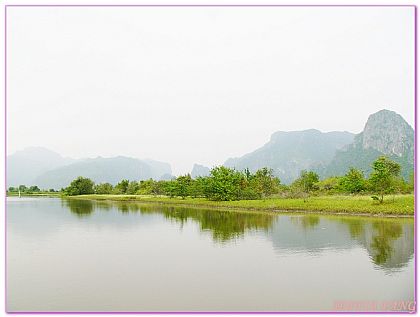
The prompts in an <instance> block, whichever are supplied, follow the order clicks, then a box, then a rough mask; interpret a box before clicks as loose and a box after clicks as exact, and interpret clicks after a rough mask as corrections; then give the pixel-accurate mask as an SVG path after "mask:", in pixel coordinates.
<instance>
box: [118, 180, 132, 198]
mask: <svg viewBox="0 0 420 317" xmlns="http://www.w3.org/2000/svg"><path fill="white" fill-rule="evenodd" d="M129 184H130V182H129V181H128V180H127V179H123V180H122V181H121V182H119V183H118V184H117V185H115V187H114V193H115V194H117V195H119V194H127V190H128V185H129Z"/></svg>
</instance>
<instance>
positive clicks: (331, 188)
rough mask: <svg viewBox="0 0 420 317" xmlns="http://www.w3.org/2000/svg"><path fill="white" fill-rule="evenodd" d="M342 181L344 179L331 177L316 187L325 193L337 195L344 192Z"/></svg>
mask: <svg viewBox="0 0 420 317" xmlns="http://www.w3.org/2000/svg"><path fill="white" fill-rule="evenodd" d="M341 181H342V177H338V176H334V177H329V178H326V179H324V180H322V181H319V182H318V183H316V187H318V188H319V190H320V191H322V192H323V193H326V194H335V193H338V192H341V191H342V188H341Z"/></svg>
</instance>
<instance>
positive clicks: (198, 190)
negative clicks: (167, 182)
mask: <svg viewBox="0 0 420 317" xmlns="http://www.w3.org/2000/svg"><path fill="white" fill-rule="evenodd" d="M206 186H207V177H202V176H200V177H197V178H196V179H193V180H192V182H191V184H190V195H191V197H194V198H197V197H205V195H206V194H205V193H206Z"/></svg>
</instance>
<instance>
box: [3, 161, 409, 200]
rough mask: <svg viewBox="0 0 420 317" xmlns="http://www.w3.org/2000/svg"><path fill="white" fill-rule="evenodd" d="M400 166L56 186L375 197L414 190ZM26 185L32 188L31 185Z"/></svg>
mask: <svg viewBox="0 0 420 317" xmlns="http://www.w3.org/2000/svg"><path fill="white" fill-rule="evenodd" d="M400 172H401V167H400V165H399V164H398V163H396V162H394V161H392V160H390V159H389V158H387V157H385V156H381V157H379V158H378V159H377V160H375V161H374V162H373V163H372V172H371V174H370V175H369V177H367V178H366V177H365V175H364V174H363V172H362V171H361V170H358V169H356V168H350V169H349V170H348V172H347V173H346V174H345V175H344V176H334V177H329V178H326V179H324V180H320V178H319V175H318V174H317V173H316V172H314V171H306V170H304V171H302V172H301V173H300V176H299V177H298V178H297V179H296V180H295V181H294V182H293V183H292V184H290V185H285V184H282V183H281V181H280V179H279V178H278V177H276V176H274V173H273V170H272V169H269V168H267V167H264V168H261V169H259V170H257V171H256V172H255V173H252V172H250V170H249V169H245V170H243V171H238V170H236V169H233V168H229V167H225V166H217V167H214V168H213V169H212V170H211V171H210V175H209V176H203V177H197V178H195V179H193V178H192V177H191V175H190V174H186V175H182V176H179V177H177V178H174V179H172V180H167V181H164V180H160V181H156V180H153V179H149V180H142V181H129V180H126V179H124V180H122V181H120V182H119V183H118V184H116V185H115V186H113V185H112V184H110V183H100V184H95V183H94V182H93V181H92V180H90V179H89V178H85V177H78V178H76V179H75V180H73V181H72V182H71V183H70V185H69V186H68V187H66V188H64V189H62V190H61V192H62V193H63V194H64V195H69V196H75V195H84V194H98V195H104V194H114V195H164V196H169V197H181V198H186V197H193V198H198V197H202V198H207V199H209V200H216V201H228V200H251V199H265V198H267V197H273V196H274V197H284V198H303V199H307V198H308V197H310V196H312V195H333V194H372V195H373V196H372V198H373V199H374V200H377V201H379V202H383V199H384V195H386V194H392V193H411V192H412V191H413V189H414V174H413V175H412V177H411V179H410V181H408V182H406V181H405V180H404V179H403V178H402V177H401V176H400ZM35 187H36V186H35ZM31 188H32V189H33V186H32V187H31ZM36 188H37V187H36ZM12 189H13V188H12ZM9 190H10V189H9Z"/></svg>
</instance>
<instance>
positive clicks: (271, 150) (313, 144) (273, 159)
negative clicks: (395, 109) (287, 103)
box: [224, 129, 354, 184]
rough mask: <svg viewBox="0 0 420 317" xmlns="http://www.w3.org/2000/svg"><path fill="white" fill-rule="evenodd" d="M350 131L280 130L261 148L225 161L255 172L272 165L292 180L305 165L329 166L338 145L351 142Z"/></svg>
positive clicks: (276, 172) (280, 173)
mask: <svg viewBox="0 0 420 317" xmlns="http://www.w3.org/2000/svg"><path fill="white" fill-rule="evenodd" d="M353 139H354V134H352V133H350V132H346V131H343V132H339V131H334V132H326V133H324V132H321V131H319V130H316V129H309V130H303V131H291V132H285V131H278V132H275V133H273V134H272V136H271V138H270V141H269V142H268V143H266V144H265V145H263V146H262V147H261V148H259V149H257V150H255V151H253V152H251V153H248V154H245V155H244V156H242V157H239V158H231V159H228V160H227V161H226V162H225V163H224V165H225V166H227V167H234V168H236V169H238V170H243V169H245V168H249V169H250V171H251V172H255V171H256V170H257V169H259V168H262V167H269V168H272V169H273V171H274V174H275V175H276V176H278V177H280V179H281V181H282V182H283V183H286V184H288V183H291V182H292V181H293V180H295V179H296V178H297V177H298V176H299V174H300V172H301V171H302V170H304V169H312V168H314V167H315V166H316V167H323V166H326V165H327V164H328V163H329V162H330V161H331V160H332V159H333V157H334V155H335V153H336V151H337V150H338V149H341V148H343V147H344V146H345V145H348V144H350V143H351V142H352V141H353Z"/></svg>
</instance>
